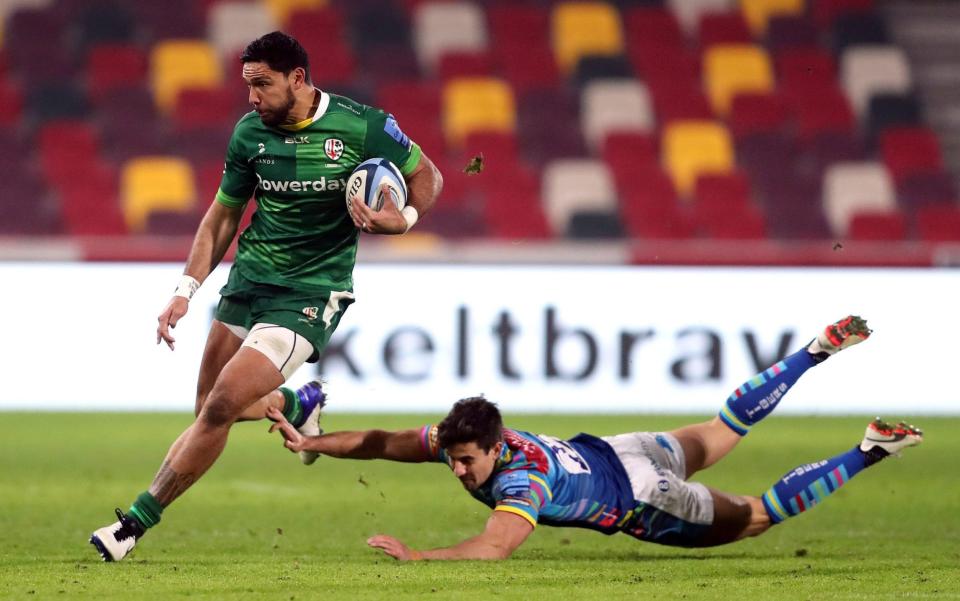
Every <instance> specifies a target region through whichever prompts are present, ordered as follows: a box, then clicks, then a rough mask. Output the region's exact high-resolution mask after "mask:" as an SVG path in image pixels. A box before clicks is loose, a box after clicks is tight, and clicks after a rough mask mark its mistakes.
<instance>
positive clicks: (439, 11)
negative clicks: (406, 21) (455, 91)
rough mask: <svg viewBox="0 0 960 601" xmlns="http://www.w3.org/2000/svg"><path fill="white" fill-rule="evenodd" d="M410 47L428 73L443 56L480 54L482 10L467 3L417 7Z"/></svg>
mask: <svg viewBox="0 0 960 601" xmlns="http://www.w3.org/2000/svg"><path fill="white" fill-rule="evenodd" d="M413 44H414V47H415V49H416V52H417V60H418V61H419V62H420V66H421V67H422V68H423V69H424V70H425V71H426V72H428V73H429V72H433V71H434V70H435V69H436V67H437V64H438V63H439V62H440V57H441V56H442V55H443V54H444V53H446V52H483V51H485V50H486V49H487V21H486V18H485V17H484V13H483V10H482V9H481V8H480V7H478V6H477V5H475V4H472V3H470V2H443V3H440V2H426V3H423V4H420V5H419V6H417V8H416V13H415V14H414V17H413Z"/></svg>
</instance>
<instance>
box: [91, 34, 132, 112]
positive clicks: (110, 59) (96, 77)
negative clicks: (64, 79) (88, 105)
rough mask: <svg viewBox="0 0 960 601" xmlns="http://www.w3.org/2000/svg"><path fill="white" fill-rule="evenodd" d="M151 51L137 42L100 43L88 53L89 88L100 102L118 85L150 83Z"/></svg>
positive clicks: (129, 85) (120, 86)
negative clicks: (130, 44) (146, 51)
mask: <svg viewBox="0 0 960 601" xmlns="http://www.w3.org/2000/svg"><path fill="white" fill-rule="evenodd" d="M146 80H147V55H146V54H145V53H144V52H143V50H141V49H140V48H137V47H136V46H129V45H118V44H99V45H97V46H94V47H93V48H92V49H91V50H90V53H89V54H88V55H87V91H88V92H89V94H90V97H91V98H92V99H93V100H94V102H97V101H98V100H100V99H102V98H104V97H105V96H107V95H108V94H110V93H111V92H112V91H114V90H116V89H118V88H130V87H138V86H143V85H146Z"/></svg>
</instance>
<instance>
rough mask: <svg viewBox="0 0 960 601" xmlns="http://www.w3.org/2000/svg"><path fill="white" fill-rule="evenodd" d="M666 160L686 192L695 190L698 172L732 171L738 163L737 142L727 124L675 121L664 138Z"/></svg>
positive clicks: (664, 158)
mask: <svg viewBox="0 0 960 601" xmlns="http://www.w3.org/2000/svg"><path fill="white" fill-rule="evenodd" d="M662 152H663V164H664V166H665V167H666V169H667V171H668V172H669V173H670V175H671V177H672V178H673V183H674V185H675V186H676V187H677V190H678V191H679V192H680V194H681V195H682V196H688V195H690V194H691V193H692V192H693V188H694V185H695V183H696V179H697V177H698V176H700V175H702V174H704V173H729V172H730V171H731V170H733V167H734V154H733V143H732V141H731V139H730V134H729V132H728V131H727V128H726V127H724V126H723V125H722V124H720V123H717V122H713V121H674V122H672V123H669V124H667V125H666V126H665V127H664V131H663V141H662Z"/></svg>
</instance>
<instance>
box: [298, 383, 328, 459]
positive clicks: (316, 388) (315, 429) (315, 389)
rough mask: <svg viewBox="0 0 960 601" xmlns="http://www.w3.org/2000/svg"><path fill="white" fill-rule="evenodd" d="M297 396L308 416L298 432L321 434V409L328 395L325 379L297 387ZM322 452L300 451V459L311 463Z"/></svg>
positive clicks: (307, 434) (304, 413) (306, 434)
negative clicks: (324, 385)
mask: <svg viewBox="0 0 960 601" xmlns="http://www.w3.org/2000/svg"><path fill="white" fill-rule="evenodd" d="M297 398H299V399H300V408H301V409H302V410H303V415H305V416H306V418H305V419H304V421H303V423H302V424H300V425H298V426H297V432H300V433H301V434H303V435H304V436H320V435H321V434H323V428H321V427H320V411H321V409H323V406H324V405H326V404H327V395H326V393H325V392H323V380H313V381H312V382H307V383H306V384H304V385H303V386H301V387H300V388H298V389H297ZM319 456H320V453H317V452H316V451H300V461H302V462H303V464H304V465H311V464H313V462H314V461H316V460H317V457H319Z"/></svg>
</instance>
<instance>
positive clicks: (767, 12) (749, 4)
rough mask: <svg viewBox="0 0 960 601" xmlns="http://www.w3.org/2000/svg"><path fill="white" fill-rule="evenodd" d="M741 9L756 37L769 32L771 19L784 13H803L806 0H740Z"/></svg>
mask: <svg viewBox="0 0 960 601" xmlns="http://www.w3.org/2000/svg"><path fill="white" fill-rule="evenodd" d="M740 9H741V10H742V11H743V16H744V17H745V18H746V20H747V23H748V24H749V25H750V30H751V31H752V32H753V35H754V36H756V37H758V38H759V37H762V36H763V35H764V34H766V33H767V26H768V24H769V22H770V19H771V18H773V17H776V16H782V15H790V16H792V15H800V14H803V13H804V11H805V9H806V6H805V3H804V0H740Z"/></svg>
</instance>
